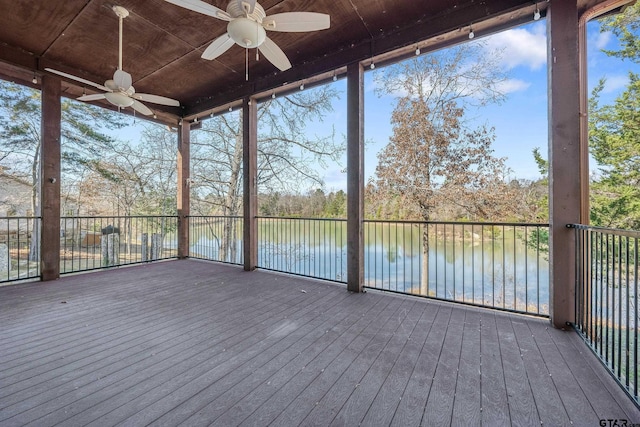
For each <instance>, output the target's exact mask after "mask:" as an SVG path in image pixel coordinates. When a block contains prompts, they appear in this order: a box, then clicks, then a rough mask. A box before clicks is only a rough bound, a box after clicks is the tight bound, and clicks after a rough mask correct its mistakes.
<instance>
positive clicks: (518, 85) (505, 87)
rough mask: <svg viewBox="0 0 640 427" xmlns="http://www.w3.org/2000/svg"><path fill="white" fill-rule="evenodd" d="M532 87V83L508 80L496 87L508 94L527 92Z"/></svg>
mask: <svg viewBox="0 0 640 427" xmlns="http://www.w3.org/2000/svg"><path fill="white" fill-rule="evenodd" d="M529 86H531V83H529V82H525V81H523V80H518V79H507V80H505V81H503V82H500V83H498V84H497V85H496V89H498V91H500V92H502V93H504V94H505V95H506V94H509V93H513V92H519V91H522V90H527V89H528V88H529Z"/></svg>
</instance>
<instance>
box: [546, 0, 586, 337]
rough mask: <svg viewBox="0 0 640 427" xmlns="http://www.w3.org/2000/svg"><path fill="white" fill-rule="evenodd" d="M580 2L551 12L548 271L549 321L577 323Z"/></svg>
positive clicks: (566, 0) (557, 4)
mask: <svg viewBox="0 0 640 427" xmlns="http://www.w3.org/2000/svg"><path fill="white" fill-rule="evenodd" d="M578 36H579V31H578V7H577V0H563V1H554V2H550V3H549V4H548V9H547V43H548V47H547V51H548V70H549V71H548V73H549V166H550V167H549V224H550V236H549V246H550V247H549V251H550V254H549V264H550V265H549V267H550V295H549V299H550V301H549V303H550V307H549V311H550V315H551V322H552V323H553V325H554V326H555V327H556V328H566V324H567V322H574V320H575V286H576V254H575V250H576V248H575V238H574V230H572V229H568V228H567V225H568V224H575V223H579V222H580V219H581V208H582V206H583V203H582V197H583V196H582V182H581V181H582V179H583V173H582V171H581V144H580V89H581V87H580V81H579V80H580V79H579V73H580V67H579V64H580V60H579V51H578Z"/></svg>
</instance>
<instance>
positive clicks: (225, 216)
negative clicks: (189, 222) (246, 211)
mask: <svg viewBox="0 0 640 427" xmlns="http://www.w3.org/2000/svg"><path fill="white" fill-rule="evenodd" d="M186 217H187V218H236V219H242V218H244V217H243V216H242V215H187V216H186Z"/></svg>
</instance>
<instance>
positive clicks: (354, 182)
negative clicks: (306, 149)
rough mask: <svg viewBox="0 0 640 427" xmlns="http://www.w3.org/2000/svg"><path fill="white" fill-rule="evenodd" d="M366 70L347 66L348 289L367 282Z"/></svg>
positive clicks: (361, 289) (358, 66)
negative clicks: (365, 265)
mask: <svg viewBox="0 0 640 427" xmlns="http://www.w3.org/2000/svg"><path fill="white" fill-rule="evenodd" d="M363 219H364V70H363V68H362V65H361V64H360V63H352V64H349V65H348V66H347V289H348V290H349V291H350V292H362V291H363V286H364V231H363Z"/></svg>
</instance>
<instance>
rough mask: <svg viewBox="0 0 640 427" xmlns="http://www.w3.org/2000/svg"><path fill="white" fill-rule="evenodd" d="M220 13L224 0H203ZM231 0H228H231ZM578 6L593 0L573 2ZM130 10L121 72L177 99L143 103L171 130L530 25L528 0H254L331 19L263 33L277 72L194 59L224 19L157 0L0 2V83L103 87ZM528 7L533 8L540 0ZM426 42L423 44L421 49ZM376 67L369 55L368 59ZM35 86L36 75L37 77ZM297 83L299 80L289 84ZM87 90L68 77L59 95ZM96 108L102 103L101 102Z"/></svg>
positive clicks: (228, 58) (233, 54)
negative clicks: (363, 65)
mask: <svg viewBox="0 0 640 427" xmlns="http://www.w3.org/2000/svg"><path fill="white" fill-rule="evenodd" d="M205 1H208V2H209V3H211V4H213V5H214V6H216V7H219V8H221V9H226V6H227V3H228V2H227V1H226V0H205ZM232 1H235V0H232ZM579 1H580V2H581V3H584V6H585V7H587V6H589V5H590V4H588V3H594V0H579ZM114 4H117V5H120V6H123V7H125V8H127V9H128V10H129V12H130V15H129V17H128V18H126V19H125V21H124V47H123V49H124V52H123V57H124V61H123V68H124V69H125V70H126V71H128V72H129V73H130V74H131V75H132V76H133V83H134V86H135V88H136V91H138V92H144V93H151V94H156V95H162V96H168V97H172V98H175V99H178V100H179V101H180V102H181V104H182V107H181V108H175V107H174V108H171V107H157V106H156V105H149V106H150V107H152V108H153V109H154V111H155V112H157V114H158V120H159V121H162V122H165V123H169V124H175V123H176V122H177V121H178V120H179V118H180V117H187V118H189V117H191V118H192V117H194V116H196V115H199V114H204V113H208V112H210V111H213V110H214V109H215V108H223V107H225V104H228V103H231V102H233V101H236V100H238V99H241V98H242V97H244V96H249V95H252V94H254V93H257V92H264V91H270V90H275V89H278V88H282V87H283V85H286V84H287V83H297V82H300V81H301V80H303V79H311V78H312V77H313V76H317V75H320V74H322V73H327V72H332V71H333V70H336V69H340V68H341V67H344V66H345V65H346V64H348V63H350V62H354V61H361V60H367V59H370V58H372V57H374V56H375V57H378V56H380V58H381V59H382V58H386V59H388V58H390V57H391V55H389V52H392V51H394V52H395V51H397V50H398V49H402V48H403V47H404V48H406V50H409V49H411V51H413V50H415V43H416V42H419V41H425V40H429V42H427V43H431V44H432V45H434V46H435V45H436V44H437V42H439V43H441V44H442V43H450V42H455V40H456V37H457V38H459V39H461V38H462V37H463V36H466V34H467V32H468V28H469V25H470V24H473V26H474V31H475V32H476V34H480V35H481V34H482V32H483V31H485V32H488V31H492V30H495V29H497V28H505V27H509V26H513V25H516V24H518V23H521V22H526V21H528V20H531V19H532V15H533V10H534V9H535V7H536V4H535V3H534V2H533V1H532V0H484V1H482V0H262V1H260V4H261V5H262V6H263V7H264V9H265V11H266V13H267V15H272V14H275V13H281V12H292V11H310V12H320V13H326V14H329V15H330V16H331V28H330V29H328V30H323V31H317V32H310V33H278V32H269V36H270V37H271V38H272V39H273V41H275V42H276V43H277V44H278V45H279V46H280V47H281V48H282V49H283V51H284V52H285V53H286V55H287V56H288V58H289V60H290V61H291V63H292V65H293V68H292V69H290V70H287V71H285V72H280V71H278V70H277V69H276V68H275V67H274V66H273V65H271V64H270V63H269V62H268V61H266V60H265V59H264V58H261V59H260V60H259V61H257V62H256V60H255V54H254V52H253V51H251V54H250V55H249V61H250V65H249V74H250V79H249V81H248V82H247V81H245V73H244V69H245V52H244V50H243V49H242V48H241V47H239V46H233V47H232V48H231V49H230V50H229V51H227V52H226V53H224V54H223V55H221V56H220V57H218V58H217V59H215V60H213V61H206V60H203V59H201V58H200V55H201V54H202V52H203V50H204V49H205V48H206V47H207V45H208V44H209V43H210V42H211V41H212V40H213V39H215V38H217V37H218V36H220V35H222V34H224V33H225V32H226V24H227V23H226V22H224V21H221V20H218V19H215V18H212V17H208V16H205V15H201V14H198V13H195V12H191V11H189V10H186V9H183V8H180V7H178V6H175V5H173V4H170V3H167V2H165V1H163V0H145V1H137V0H48V1H36V2H34V1H32V0H0V10H1V11H2V13H0V77H2V78H5V79H8V80H13V81H17V82H20V83H25V84H28V85H31V86H36V87H37V86H39V83H38V84H36V85H33V84H32V83H31V80H32V79H33V76H34V72H35V73H37V74H38V75H42V74H45V73H46V72H45V71H44V69H45V68H47V67H50V68H54V69H58V70H61V71H65V72H68V73H70V74H73V75H77V76H80V77H84V78H86V79H88V80H91V81H94V82H97V83H103V82H104V81H105V80H107V79H109V78H111V76H112V75H113V72H114V71H115V69H116V68H117V62H118V18H117V17H116V16H115V14H114V13H113V12H112V10H111V7H112V6H113V5H114ZM538 7H539V8H540V9H541V10H542V11H543V13H544V9H545V7H546V2H544V1H542V2H540V3H539V5H538ZM425 46H426V45H425ZM376 61H377V59H376ZM38 80H39V79H38ZM298 84H299V83H298ZM85 90H86V91H87V92H88V93H93V92H94V90H93V89H92V88H91V87H87V88H83V87H82V86H81V85H79V84H77V83H76V82H73V81H64V82H63V94H64V95H66V96H69V97H77V96H79V95H81V94H82V93H83V91H85ZM100 105H103V106H106V107H109V104H108V103H107V102H106V101H103V102H102V103H100Z"/></svg>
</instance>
